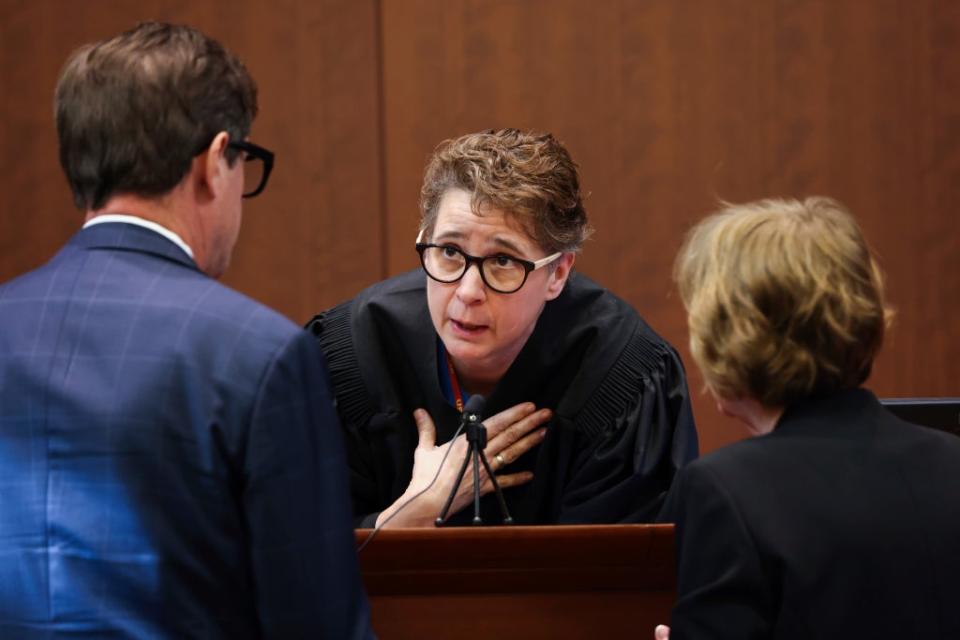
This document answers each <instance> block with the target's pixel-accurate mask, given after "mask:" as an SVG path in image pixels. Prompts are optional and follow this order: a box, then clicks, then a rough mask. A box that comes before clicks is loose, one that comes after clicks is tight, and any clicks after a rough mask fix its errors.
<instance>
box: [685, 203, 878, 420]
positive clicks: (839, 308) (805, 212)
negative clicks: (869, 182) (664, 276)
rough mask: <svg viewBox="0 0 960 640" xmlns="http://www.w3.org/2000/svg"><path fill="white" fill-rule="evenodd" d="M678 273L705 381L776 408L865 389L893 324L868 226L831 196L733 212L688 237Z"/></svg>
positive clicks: (724, 391) (725, 395)
mask: <svg viewBox="0 0 960 640" xmlns="http://www.w3.org/2000/svg"><path fill="white" fill-rule="evenodd" d="M674 277H675V279H676V281H677V283H678V285H679V289H680V295H681V298H682V299H683V303H684V306H685V307H686V309H687V321H688V324H689V329H690V350H691V352H692V354H693V358H694V360H696V362H697V365H698V366H699V367H700V369H701V370H702V371H703V375H704V378H705V379H706V382H707V385H708V386H709V387H710V388H711V389H712V390H713V391H714V392H715V393H716V394H717V395H719V396H720V397H723V398H728V399H737V398H740V397H745V396H749V397H752V398H754V399H756V400H758V401H759V402H760V403H761V404H763V405H765V406H768V407H785V406H789V405H791V404H793V403H795V402H797V401H799V400H802V399H803V398H805V397H808V396H810V395H813V394H817V393H828V392H831V391H837V390H840V389H847V388H854V387H858V386H860V385H861V384H862V383H863V382H864V381H865V380H866V379H867V377H868V376H869V375H870V369H871V367H872V364H873V360H874V357H875V356H876V354H877V352H878V351H879V350H880V346H881V345H882V344H883V336H884V331H885V329H886V327H887V326H888V325H889V322H890V319H891V317H892V311H891V310H890V309H889V308H888V307H887V306H886V304H885V302H884V293H883V277H882V274H881V272H880V268H879V267H878V265H877V263H876V261H875V260H874V258H873V256H872V255H871V253H870V249H869V247H868V246H867V242H866V240H865V239H864V238H863V235H862V233H861V231H860V228H859V227H858V226H857V223H856V222H855V221H854V219H853V217H852V216H851V215H850V213H849V212H848V211H847V210H846V209H845V208H844V207H843V205H841V204H840V203H838V202H836V201H834V200H831V199H829V198H822V197H813V198H807V199H806V200H804V201H803V202H800V201H797V200H779V199H770V200H762V201H758V202H751V203H748V204H743V205H728V206H726V207H725V208H724V209H722V210H721V211H719V212H718V213H716V214H714V215H712V216H710V217H708V218H706V219H705V220H703V221H702V222H700V223H699V224H698V225H697V226H696V227H694V228H693V229H692V230H691V231H690V233H689V234H688V236H687V239H686V241H685V243H684V246H683V248H682V249H681V251H680V254H679V255H678V256H677V262H676V264H675V267H674Z"/></svg>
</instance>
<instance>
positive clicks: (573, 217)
mask: <svg viewBox="0 0 960 640" xmlns="http://www.w3.org/2000/svg"><path fill="white" fill-rule="evenodd" d="M450 189H463V190H465V191H467V192H468V193H470V194H471V199H472V205H473V210H474V213H477V214H478V215H481V212H482V209H481V205H488V206H492V207H495V208H497V209H500V210H501V211H503V212H504V213H506V214H509V215H511V216H513V217H514V218H515V219H516V220H517V221H519V222H520V223H521V224H522V225H523V226H524V228H526V229H527V230H528V231H529V232H530V234H531V236H532V237H533V239H534V240H536V241H537V243H538V244H539V245H540V246H541V248H543V249H544V250H546V251H547V252H548V253H553V252H554V251H577V250H579V248H580V245H581V244H582V243H583V241H584V240H585V239H586V238H587V237H588V236H589V235H590V233H591V229H590V225H589V223H588V222H587V212H586V209H584V206H583V198H582V197H581V193H580V176H579V174H578V173H577V165H576V163H574V161H573V159H572V158H571V157H570V153H569V152H568V151H567V149H566V147H564V146H563V145H562V144H561V143H560V141H559V140H557V139H556V138H555V137H553V135H551V134H549V133H537V132H533V131H530V132H523V131H520V130H518V129H498V130H493V129H491V130H488V131H482V132H480V133H471V134H467V135H465V136H461V137H459V138H456V139H452V140H445V141H443V142H442V143H440V145H439V146H438V147H437V149H436V151H434V153H433V156H432V157H431V158H430V161H429V162H428V163H427V167H426V169H425V171H424V176H423V186H422V187H421V189H420V231H421V232H426V233H425V235H426V237H429V236H430V235H431V234H432V233H433V227H434V225H435V223H436V221H437V212H438V209H439V207H440V201H441V200H442V199H443V195H444V194H445V193H446V192H447V191H449V190H450Z"/></svg>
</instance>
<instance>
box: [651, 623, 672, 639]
mask: <svg viewBox="0 0 960 640" xmlns="http://www.w3.org/2000/svg"><path fill="white" fill-rule="evenodd" d="M653 640H670V627H668V626H667V625H665V624H658V625H657V628H656V629H654V630H653Z"/></svg>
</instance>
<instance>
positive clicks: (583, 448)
mask: <svg viewBox="0 0 960 640" xmlns="http://www.w3.org/2000/svg"><path fill="white" fill-rule="evenodd" d="M420 210H421V220H420V227H419V234H418V235H417V234H414V233H411V240H413V239H414V237H415V236H416V239H417V242H416V244H415V248H416V250H417V252H418V253H419V256H420V262H421V265H422V269H417V270H415V271H411V272H409V273H405V274H403V275H400V276H397V277H394V278H391V279H389V280H386V281H384V282H381V283H379V284H376V285H374V286H373V287H371V288H369V289H367V290H365V291H363V292H362V293H360V294H359V295H358V296H357V297H356V298H354V299H353V300H350V301H348V302H346V303H344V304H341V305H340V306H338V307H335V308H333V309H331V310H329V311H327V312H325V313H322V314H320V315H319V316H317V317H316V318H315V319H314V320H313V321H312V322H311V323H310V325H309V326H310V328H311V329H312V331H313V332H314V333H315V335H316V336H317V338H318V340H319V342H320V345H321V346H322V348H323V350H324V352H325V354H326V358H327V361H328V363H329V366H330V371H331V375H332V382H333V386H334V390H335V394H336V398H337V405H338V411H339V414H340V419H341V422H342V424H343V427H344V429H345V430H346V439H347V448H348V461H349V466H350V472H351V487H352V497H353V505H354V513H355V518H356V519H355V524H356V525H357V526H364V527H372V526H374V525H375V524H380V525H384V524H386V525H387V526H398V527H399V526H408V527H409V526H432V525H433V522H434V519H435V518H436V517H437V514H438V512H439V511H440V509H441V507H442V505H443V502H444V500H445V499H446V497H447V495H448V494H449V492H450V491H451V488H452V486H453V485H454V483H455V480H456V475H457V471H458V470H459V467H460V464H461V460H462V459H463V457H464V453H465V451H466V443H465V442H464V436H459V437H458V438H457V439H456V441H455V442H453V443H452V444H451V445H450V446H451V449H450V451H449V455H448V457H447V459H446V461H444V455H445V454H446V453H447V451H446V447H445V446H443V445H445V444H446V443H448V442H449V441H450V440H451V438H452V436H453V434H454V433H455V430H456V428H457V426H458V424H459V422H460V415H461V414H460V412H461V410H462V407H463V404H464V402H465V401H466V399H467V398H469V397H470V396H471V395H472V394H482V395H483V396H485V397H486V398H487V402H486V411H485V415H486V416H489V417H488V418H487V419H486V420H485V424H486V426H487V428H488V437H489V443H488V446H487V447H486V450H485V452H486V455H487V457H488V458H489V460H490V462H491V467H492V469H493V471H494V473H495V474H496V475H497V477H498V480H499V483H500V485H501V486H502V487H504V494H505V497H506V502H507V504H508V506H509V508H510V511H511V513H512V516H513V518H514V520H515V522H517V523H519V524H551V523H615V522H645V521H650V520H652V519H653V518H655V517H656V514H657V512H658V511H659V508H660V506H661V503H662V500H663V497H664V496H665V494H666V491H667V490H668V488H669V487H670V483H671V480H672V479H673V476H674V473H675V472H676V471H677V469H678V468H680V467H681V466H682V465H684V464H685V463H686V462H687V461H689V460H691V459H692V458H694V457H695V456H696V454H697V439H696V432H695V430H694V425H693V419H692V414H691V410H690V404H689V398H688V393H687V386H686V381H685V377H684V371H683V367H682V365H681V363H680V359H679V357H678V356H677V353H676V352H675V350H674V349H673V348H672V347H671V346H670V345H669V344H667V343H666V342H665V341H664V340H663V339H662V338H660V337H659V336H658V335H657V334H656V333H654V331H653V330H652V329H651V328H650V327H649V326H648V325H647V324H646V323H645V322H644V321H643V320H642V319H641V318H640V316H638V315H637V313H636V312H635V311H634V310H633V309H632V308H631V307H630V306H629V305H627V304H626V303H625V302H623V301H622V300H620V299H619V298H617V297H616V296H614V295H613V294H612V293H610V292H609V291H606V290H605V289H604V288H603V287H601V286H600V285H598V284H596V283H594V282H593V281H591V280H590V279H588V278H586V277H585V276H583V275H580V274H577V273H575V272H574V271H573V266H574V262H575V259H576V254H577V252H578V251H579V249H580V247H581V244H582V243H583V241H584V239H585V238H586V237H587V236H588V234H589V231H590V228H589V225H588V222H587V216H586V211H585V210H584V207H583V204H582V201H581V194H580V183H579V176H578V174H577V169H576V165H575V164H574V162H573V160H572V159H571V157H570V155H569V153H568V152H567V150H566V149H565V148H564V147H563V145H561V144H560V143H559V142H558V141H557V140H556V139H555V138H554V137H553V136H552V135H550V134H537V133H523V132H520V131H517V130H515V129H504V130H499V131H486V132H482V133H476V134H471V135H465V136H463V137H460V138H458V139H455V140H448V141H446V142H444V143H442V144H441V145H440V146H439V147H438V148H437V150H436V152H435V153H434V155H433V157H432V158H431V159H430V161H429V163H428V165H427V168H426V172H425V176H424V182H423V187H422V190H421V202H420ZM412 249H414V246H411V250H412ZM438 470H439V474H438ZM471 475H472V474H471V473H467V474H466V476H465V477H464V479H463V483H462V484H461V489H460V491H459V493H458V494H457V497H456V499H455V501H454V503H453V509H452V511H453V512H457V511H461V510H462V509H463V507H464V506H466V505H467V504H470V503H471V502H472V486H473V485H472V479H471ZM435 476H436V478H435ZM480 478H481V482H482V486H481V491H482V493H483V494H485V497H484V498H483V500H482V503H483V504H482V511H481V513H482V516H483V518H484V521H485V522H499V521H500V513H499V510H498V506H497V503H496V500H495V498H494V496H492V495H489V494H490V492H491V490H492V485H491V482H490V479H489V478H488V477H487V476H486V473H482V474H481V476H480ZM401 506H402V507H403V508H402V509H401V508H400V507H401ZM466 511H472V510H466ZM460 515H461V517H465V516H466V515H472V514H465V513H463V512H462V511H461V514H460ZM454 521H456V518H454Z"/></svg>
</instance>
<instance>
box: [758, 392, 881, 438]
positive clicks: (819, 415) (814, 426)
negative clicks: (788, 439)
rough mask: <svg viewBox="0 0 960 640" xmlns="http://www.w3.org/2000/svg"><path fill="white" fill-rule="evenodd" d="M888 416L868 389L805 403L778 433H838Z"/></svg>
mask: <svg viewBox="0 0 960 640" xmlns="http://www.w3.org/2000/svg"><path fill="white" fill-rule="evenodd" d="M883 415H884V409H883V406H882V405H881V404H880V401H879V400H877V397H876V396H875V395H873V393H872V392H871V391H869V390H867V389H864V388H862V387H861V388H857V389H846V390H842V391H836V392H834V393H829V394H822V395H816V396H812V397H809V398H806V399H805V400H801V401H800V402H798V403H796V404H795V405H793V406H792V407H789V408H788V409H787V410H786V411H784V413H783V415H782V416H781V417H780V420H779V421H778V422H777V426H776V428H775V429H774V430H773V432H774V433H781V434H782V433H790V432H792V431H794V430H803V431H804V432H811V433H812V432H816V431H819V430H827V431H832V432H835V431H838V430H844V429H846V428H849V427H850V426H851V425H857V424H863V423H864V422H865V421H866V423H869V422H874V421H876V420H879V419H881V417H882V416H883Z"/></svg>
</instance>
